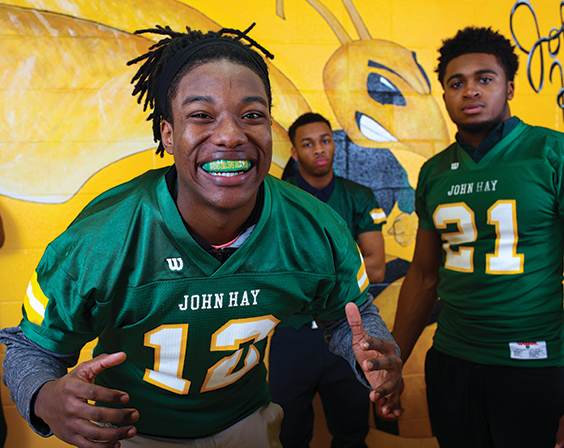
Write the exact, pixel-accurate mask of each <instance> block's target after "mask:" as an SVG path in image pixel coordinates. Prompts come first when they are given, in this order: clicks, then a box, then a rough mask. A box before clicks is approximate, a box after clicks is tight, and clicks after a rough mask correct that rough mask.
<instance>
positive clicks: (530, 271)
mask: <svg viewBox="0 0 564 448" xmlns="http://www.w3.org/2000/svg"><path fill="white" fill-rule="evenodd" d="M563 196H564V147H563V140H562V138H561V137H560V135H559V134H558V133H556V132H554V131H551V130H549V129H545V128H539V127H533V126H529V125H527V124H524V123H523V122H520V123H519V124H518V125H517V127H516V128H515V129H514V130H513V131H512V132H511V133H510V134H509V135H508V136H507V137H505V138H504V139H503V140H502V141H501V142H500V143H498V144H497V145H496V146H495V147H494V148H492V149H491V150H490V151H489V152H488V153H487V154H486V155H485V156H484V158H483V159H481V160H480V162H479V163H476V162H474V161H473V160H472V158H471V157H470V156H469V155H468V154H467V152H466V151H464V150H463V149H462V148H461V147H460V145H459V144H458V143H454V144H452V145H451V146H450V147H449V148H447V149H446V150H445V151H443V152H441V153H440V154H438V155H437V156H435V157H434V158H432V159H431V160H429V161H428V162H427V163H426V164H425V165H424V166H423V168H422V170H421V174H420V176H419V185H418V189H417V212H418V214H419V218H420V226H421V227H422V228H423V229H426V230H435V231H437V232H438V233H439V234H440V235H441V237H442V240H443V249H444V264H443V266H442V267H441V268H440V275H441V282H440V283H439V287H438V294H439V297H441V299H442V301H443V309H442V312H441V314H440V317H439V331H437V333H436V335H435V340H434V345H435V347H436V348H437V349H440V350H441V351H443V352H444V353H447V354H451V355H453V356H458V355H459V354H460V353H464V356H465V358H466V359H470V360H472V361H474V362H479V363H485V364H490V363H495V364H499V363H503V364H508V365H516V364H519V363H520V359H521V357H522V356H525V354H527V353H528V355H527V356H531V357H535V359H531V361H532V362H534V364H535V365H537V366H541V365H545V366H555V365H558V366H562V365H564V350H563V347H562V343H563V331H564V328H563V327H562V325H561V315H562V284H561V280H562V259H563V248H564V240H563V231H562V220H563V219H564V210H563V208H564V197H563ZM470 274H471V275H470ZM509 277H510V281H511V285H512V287H511V288H507V283H506V282H507V281H508V279H509ZM478 285H481V286H478ZM483 285H487V288H484V287H483ZM485 323H487V324H485ZM527 342H534V343H536V344H538V349H536V350H530V349H529V350H523V349H522V345H520V344H523V343H527ZM549 354H550V356H549ZM521 362H522V361H521Z"/></svg>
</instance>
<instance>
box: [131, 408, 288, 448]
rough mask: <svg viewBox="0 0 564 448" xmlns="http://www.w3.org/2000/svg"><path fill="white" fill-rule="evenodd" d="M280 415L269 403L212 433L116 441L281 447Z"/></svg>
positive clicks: (180, 446)
mask: <svg viewBox="0 0 564 448" xmlns="http://www.w3.org/2000/svg"><path fill="white" fill-rule="evenodd" d="M283 416H284V413H283V412H282V408H281V407H280V406H278V405H277V404H276V403H269V404H267V405H264V406H263V407H262V408H260V409H258V410H256V411H255V412H253V413H252V414H251V415H249V416H248V417H247V418H244V419H243V420H241V421H240V422H238V423H236V424H234V425H233V426H231V427H229V428H227V429H226V430H225V431H221V432H218V433H217V434H214V435H213V436H209V437H202V438H200V439H169V438H164V437H151V436H142V435H136V436H135V437H133V438H132V439H126V440H120V442H121V446H122V448H141V447H143V448H282V444H281V443H280V439H279V435H280V425H281V424H282V418H283Z"/></svg>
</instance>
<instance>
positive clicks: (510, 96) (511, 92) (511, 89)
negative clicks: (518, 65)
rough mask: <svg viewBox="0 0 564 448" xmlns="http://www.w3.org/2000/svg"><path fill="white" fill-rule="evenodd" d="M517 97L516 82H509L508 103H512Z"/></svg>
mask: <svg viewBox="0 0 564 448" xmlns="http://www.w3.org/2000/svg"><path fill="white" fill-rule="evenodd" d="M513 95H515V82H514V81H507V101H511V100H512V99H513Z"/></svg>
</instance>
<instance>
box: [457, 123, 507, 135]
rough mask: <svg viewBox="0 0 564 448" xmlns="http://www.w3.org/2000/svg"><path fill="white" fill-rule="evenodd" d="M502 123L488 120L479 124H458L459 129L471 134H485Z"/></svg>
mask: <svg viewBox="0 0 564 448" xmlns="http://www.w3.org/2000/svg"><path fill="white" fill-rule="evenodd" d="M499 123H501V121H495V120H486V121H480V122H477V123H457V126H458V129H460V130H461V131H464V132H468V133H469V134H483V133H484V132H490V131H491V130H492V129H493V128H495V127H496V126H497V125H498V124H499Z"/></svg>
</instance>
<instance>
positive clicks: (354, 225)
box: [281, 176, 386, 329]
mask: <svg viewBox="0 0 564 448" xmlns="http://www.w3.org/2000/svg"><path fill="white" fill-rule="evenodd" d="M286 181H287V182H289V183H291V184H292V185H295V186H296V187H298V188H299V186H298V180H297V178H296V177H295V176H293V177H289V178H288V179H286ZM325 204H327V205H329V206H330V207H331V208H332V209H333V210H335V211H336V212H337V213H338V214H339V216H340V217H341V218H343V220H344V221H345V223H346V225H347V228H348V229H349V231H350V233H351V235H352V237H353V238H354V239H355V240H357V239H358V235H360V234H361V233H365V232H373V231H381V230H382V226H383V225H384V224H385V222H386V213H385V212H384V210H382V208H380V206H379V205H378V202H377V201H376V197H375V196H374V193H373V192H372V190H371V189H370V188H368V187H365V186H363V185H360V184H357V183H356V182H352V181H350V180H348V179H344V178H342V177H339V176H335V187H334V189H333V192H332V193H331V196H330V197H329V200H328V201H327V202H326V203H325ZM310 324H311V316H308V315H307V314H295V315H294V316H292V317H291V318H290V319H288V320H287V321H286V322H284V323H283V324H281V326H288V327H293V328H295V329H300V328H301V327H303V326H304V325H310Z"/></svg>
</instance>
